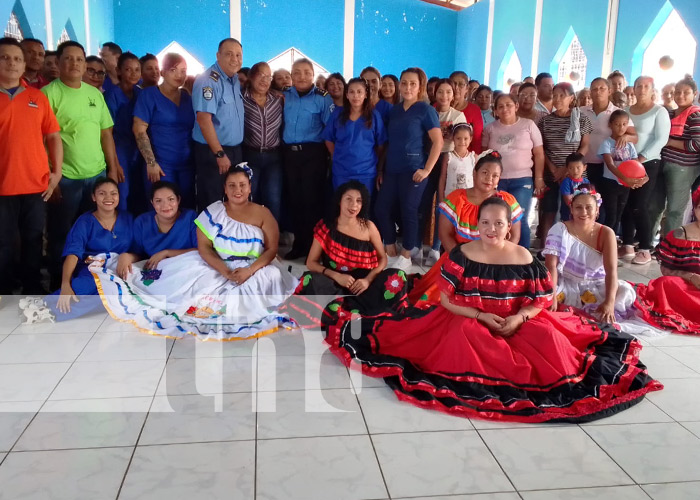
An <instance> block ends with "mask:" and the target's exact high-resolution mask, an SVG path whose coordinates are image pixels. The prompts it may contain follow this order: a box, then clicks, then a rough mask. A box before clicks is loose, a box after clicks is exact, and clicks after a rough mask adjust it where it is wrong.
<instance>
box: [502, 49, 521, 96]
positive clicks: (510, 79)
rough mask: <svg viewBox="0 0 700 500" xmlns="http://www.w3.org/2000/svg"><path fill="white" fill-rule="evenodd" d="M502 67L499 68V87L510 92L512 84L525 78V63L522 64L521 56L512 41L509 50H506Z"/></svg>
mask: <svg viewBox="0 0 700 500" xmlns="http://www.w3.org/2000/svg"><path fill="white" fill-rule="evenodd" d="M501 68H502V70H501ZM501 68H499V70H498V73H499V75H498V76H499V78H498V85H499V87H498V88H500V89H503V91H504V92H510V86H511V85H513V84H514V83H516V82H519V81H521V80H522V78H523V65H522V64H520V58H519V57H518V53H517V52H516V51H515V48H514V47H513V43H512V42H511V44H510V46H509V47H508V50H506V55H505V57H504V58H503V61H502V62H501ZM501 73H502V74H501Z"/></svg>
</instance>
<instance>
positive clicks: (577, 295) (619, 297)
mask: <svg viewBox="0 0 700 500" xmlns="http://www.w3.org/2000/svg"><path fill="white" fill-rule="evenodd" d="M600 205H601V196H600V194H599V193H597V192H596V191H595V189H594V188H593V187H592V186H591V185H590V184H582V185H581V186H579V187H577V188H576V191H574V194H573V198H572V200H571V220H568V221H566V222H559V223H557V224H555V225H554V226H553V227H552V229H550V230H549V234H548V235H547V240H546V243H545V246H544V250H543V251H542V253H543V254H544V255H545V265H546V266H547V269H548V270H549V273H550V275H551V277H552V286H553V288H554V290H555V293H554V299H553V300H552V305H551V306H550V309H551V310H552V311H556V310H560V311H561V310H566V306H571V307H574V308H576V309H580V310H582V311H583V312H585V313H586V314H588V315H590V316H591V317H593V318H595V319H596V320H598V321H602V322H603V323H609V324H618V325H619V326H620V328H621V329H622V330H623V331H624V332H625V333H630V334H633V335H656V336H658V335H663V334H662V333H661V332H659V331H658V330H657V329H655V328H652V327H650V326H649V325H648V324H647V323H645V322H643V321H640V319H639V317H638V313H637V309H636V308H635V307H634V302H635V300H636V298H637V294H636V293H635V291H634V287H633V286H632V285H631V284H630V283H628V282H626V281H621V280H618V279H617V240H616V238H615V233H614V232H613V230H612V229H610V228H609V227H607V226H603V225H602V224H598V223H597V222H596V219H597V218H598V214H599V211H600Z"/></svg>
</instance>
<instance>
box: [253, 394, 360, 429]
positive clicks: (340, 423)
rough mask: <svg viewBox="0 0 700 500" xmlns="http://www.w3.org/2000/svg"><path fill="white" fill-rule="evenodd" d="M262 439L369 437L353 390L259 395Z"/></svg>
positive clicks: (259, 421)
mask: <svg viewBox="0 0 700 500" xmlns="http://www.w3.org/2000/svg"><path fill="white" fill-rule="evenodd" d="M258 412H259V413H258V439H275V438H291V437H312V436H337V435H339V434H342V435H351V434H367V427H366V426H365V421H364V419H363V418H362V413H361V411H360V406H359V405H358V404H357V397H356V396H355V395H354V394H353V392H352V390H350V389H326V390H323V391H319V390H306V391H281V392H261V393H258Z"/></svg>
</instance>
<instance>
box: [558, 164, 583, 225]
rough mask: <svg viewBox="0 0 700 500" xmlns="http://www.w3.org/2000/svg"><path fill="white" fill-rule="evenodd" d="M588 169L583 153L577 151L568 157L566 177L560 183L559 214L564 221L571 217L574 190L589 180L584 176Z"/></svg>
mask: <svg viewBox="0 0 700 500" xmlns="http://www.w3.org/2000/svg"><path fill="white" fill-rule="evenodd" d="M585 171H586V163H585V162H584V161H583V155H582V154H581V153H578V152H575V153H571V154H570V155H569V156H567V157H566V177H565V178H564V180H562V181H561V184H560V185H559V193H560V194H561V202H562V203H561V207H560V208H559V216H560V217H561V220H562V221H567V220H569V219H570V218H571V210H570V207H571V200H572V199H573V197H574V191H576V188H577V187H579V186H580V185H581V184H587V183H588V180H586V179H584V178H583V173H584V172H585Z"/></svg>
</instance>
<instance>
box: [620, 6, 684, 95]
mask: <svg viewBox="0 0 700 500" xmlns="http://www.w3.org/2000/svg"><path fill="white" fill-rule="evenodd" d="M669 5H670V4H669ZM696 50H697V42H696V41H695V39H694V38H693V35H692V34H691V33H690V31H689V30H688V28H687V27H686V25H685V23H684V22H683V19H682V18H681V16H680V15H679V14H678V12H677V11H676V9H672V10H671V11H670V13H669V14H668V17H666V20H665V21H663V24H662V25H661V27H660V28H658V31H657V32H656V34H655V35H654V37H653V38H652V39H651V42H650V43H649V45H648V46H647V48H646V50H645V51H644V56H643V59H642V72H641V74H642V75H648V76H651V77H652V78H654V83H655V84H656V87H657V88H661V87H663V86H664V85H666V84H667V83H672V82H677V81H678V80H681V79H682V78H683V77H684V76H685V75H686V74H687V73H688V74H691V75H692V74H693V69H694V66H695V53H696ZM664 56H670V57H671V59H673V65H672V66H671V67H668V66H665V69H664V68H662V67H661V65H660V59H661V58H662V57H664ZM633 76H634V77H636V76H639V75H633Z"/></svg>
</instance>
